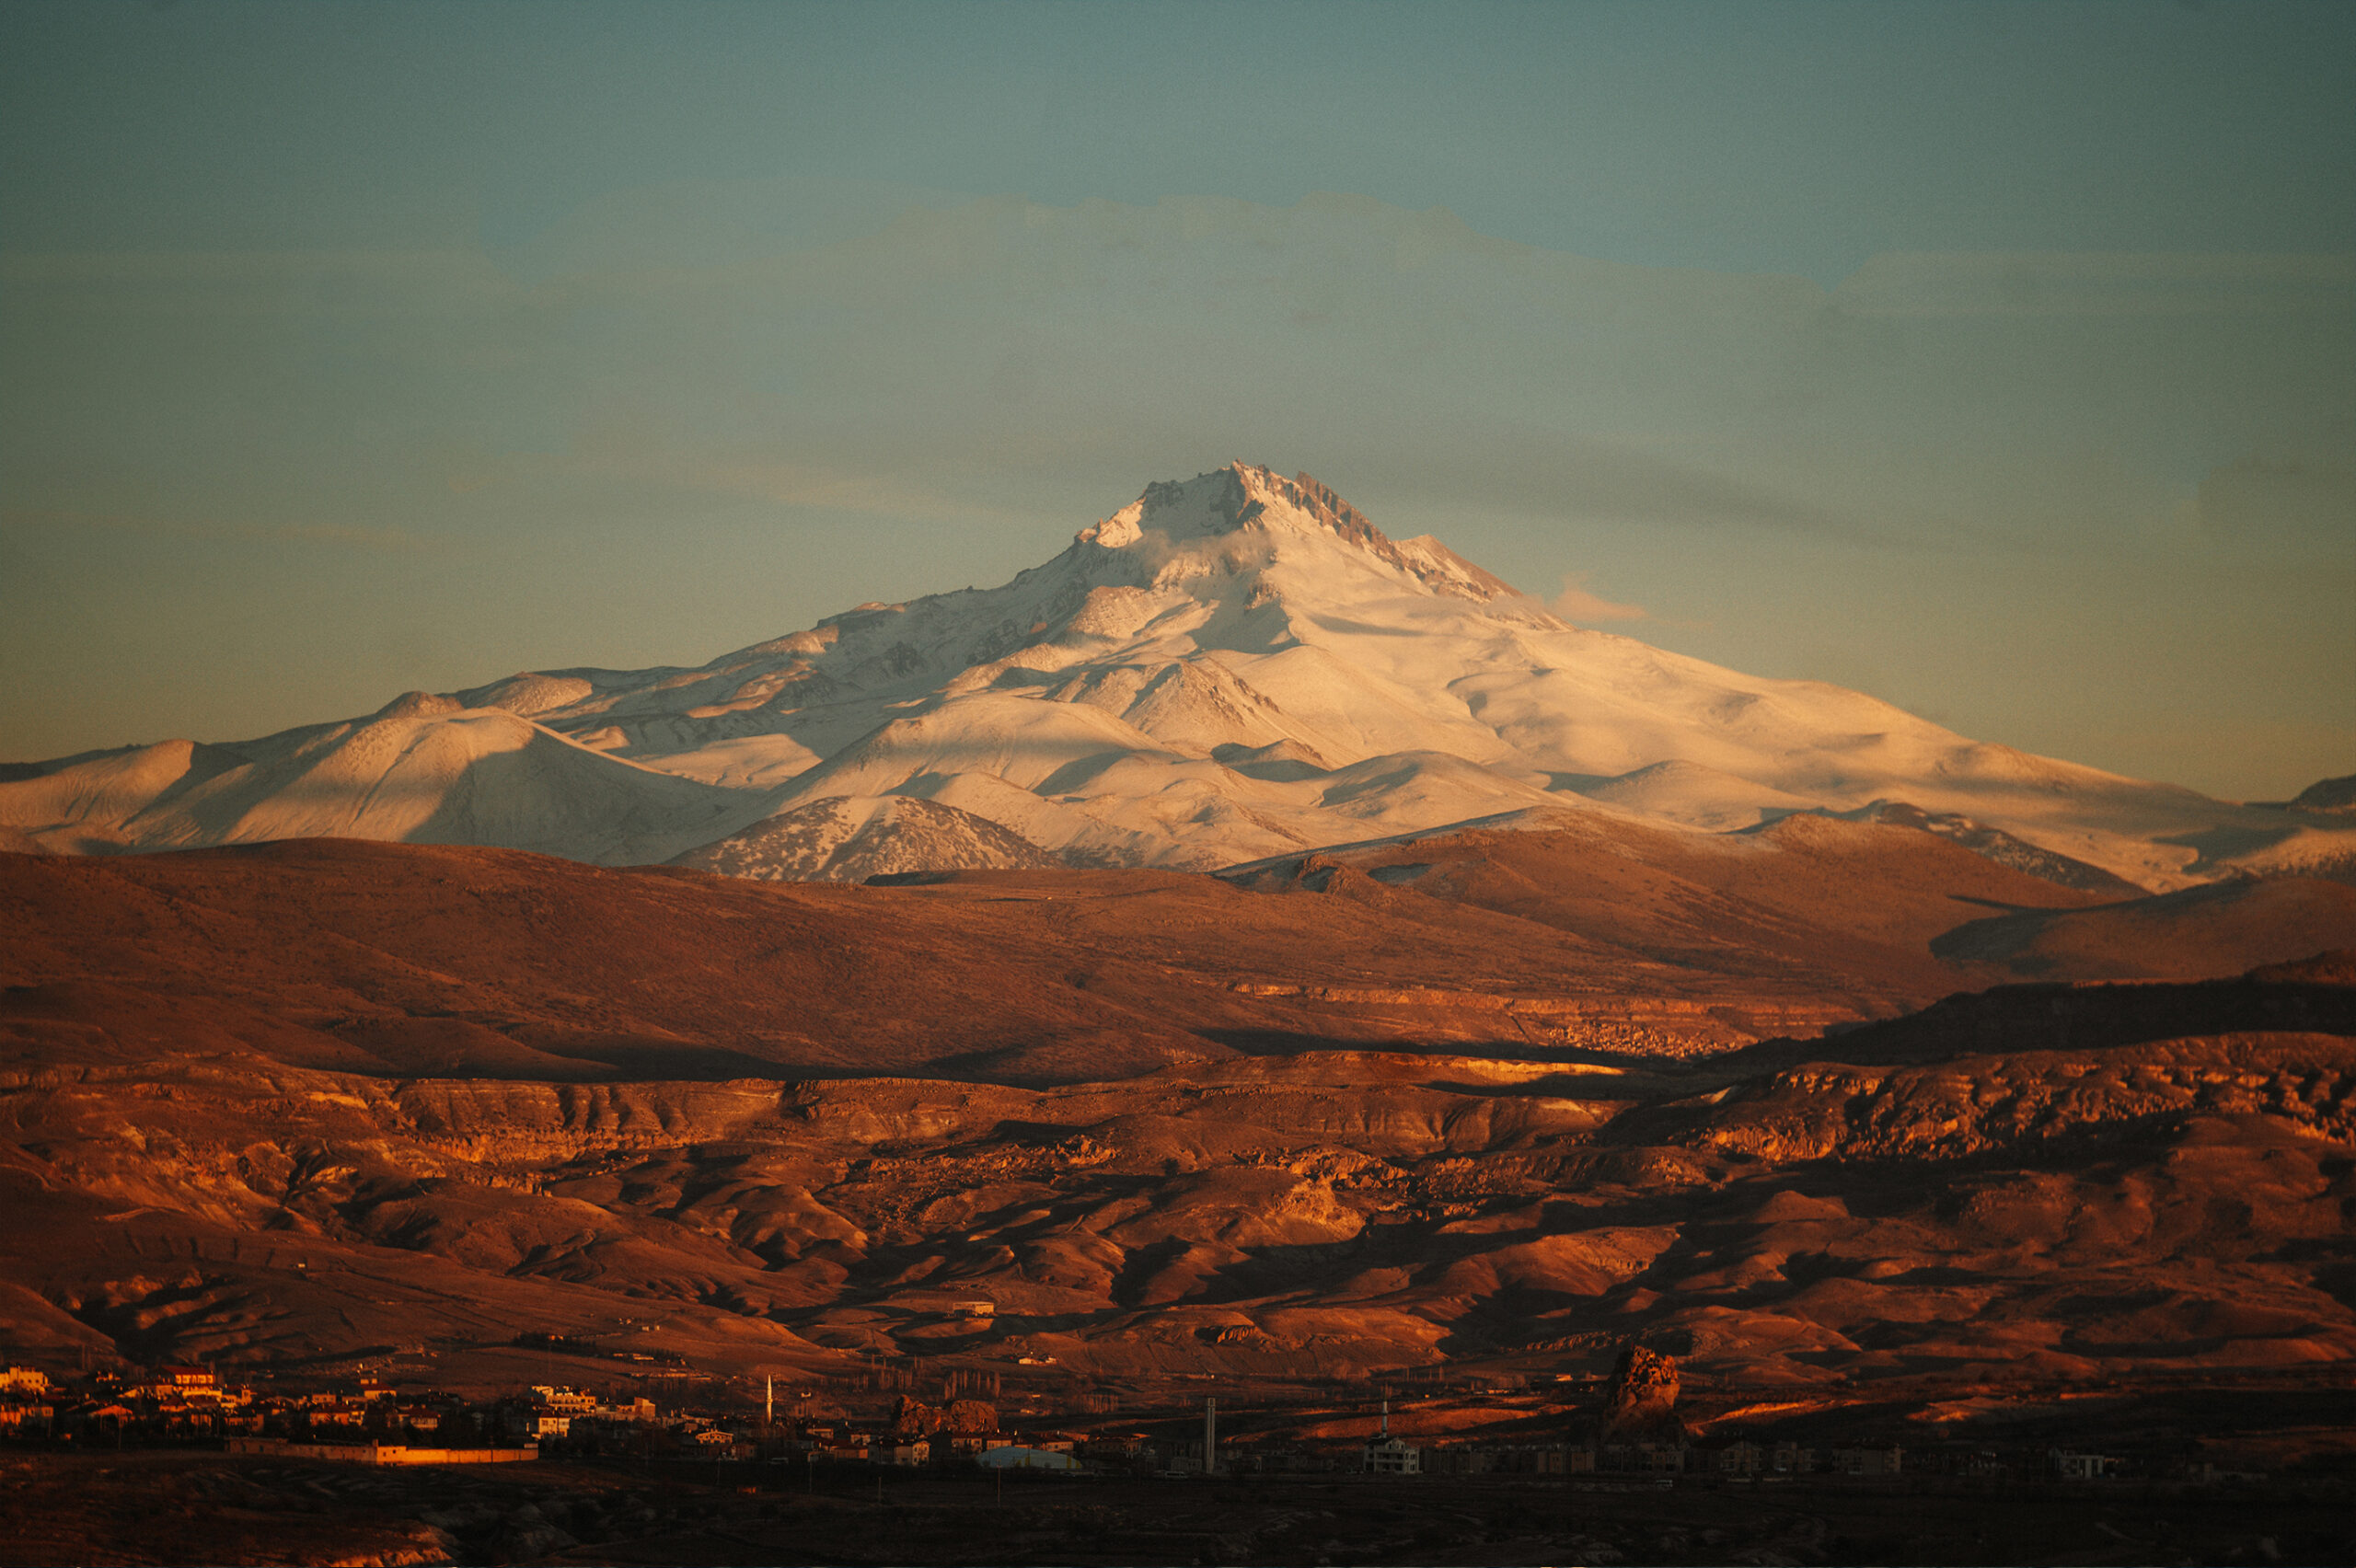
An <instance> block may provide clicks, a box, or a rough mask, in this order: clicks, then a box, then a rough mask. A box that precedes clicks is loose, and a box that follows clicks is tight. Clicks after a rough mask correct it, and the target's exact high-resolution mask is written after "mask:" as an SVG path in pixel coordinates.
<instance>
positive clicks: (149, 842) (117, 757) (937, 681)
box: [0, 462, 2356, 891]
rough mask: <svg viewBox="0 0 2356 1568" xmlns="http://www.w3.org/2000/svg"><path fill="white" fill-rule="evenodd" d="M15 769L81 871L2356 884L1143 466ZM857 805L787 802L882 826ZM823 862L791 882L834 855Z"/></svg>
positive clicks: (2320, 854) (1884, 710)
mask: <svg viewBox="0 0 2356 1568" xmlns="http://www.w3.org/2000/svg"><path fill="white" fill-rule="evenodd" d="M36 767H37V768H38V771H29V770H27V769H25V768H23V767H18V768H15V769H11V770H10V771H11V772H12V773H15V774H18V775H22V776H19V777H16V778H0V825H5V826H8V827H11V828H14V829H16V830H17V831H19V832H21V833H24V834H26V835H28V836H30V837H32V838H33V839H34V840H35V841H37V842H38V843H40V844H41V845H42V846H43V847H49V848H52V849H69V850H73V849H80V850H91V851H98V852H113V851H119V850H124V849H130V850H145V849H156V848H170V847H196V846H202V845H206V844H220V843H236V842H251V841H255V840H259V839H266V838H272V837H286V836H299V835H303V834H316V833H322V832H324V833H334V834H341V835H346V836H361V837H378V838H396V839H406V840H409V841H412V842H456V843H486V844H501V845H505V846H508V847H524V848H530V849H535V850H542V851H546V852H549V853H555V854H560V855H564V856H567V857H569V858H572V859H586V860H591V861H595V862H599V863H606V864H628V863H637V862H642V861H653V860H662V859H672V858H675V857H676V856H679V855H682V854H703V853H708V854H709V855H710V857H713V858H715V859H721V860H725V859H735V860H739V861H743V862H745V863H746V864H748V865H749V864H751V863H753V862H755V861H756V860H759V859H761V858H760V857H756V856H747V855H744V854H738V853H735V852H733V851H730V850H727V849H724V848H722V846H725V845H727V844H728V843H729V842H730V841H731V840H732V839H733V838H735V837H736V836H738V835H740V834H743V833H746V832H756V833H757V832H759V831H760V828H761V824H763V823H765V822H767V821H768V819H770V818H771V817H773V816H775V815H777V814H778V813H791V812H802V811H806V809H807V808H809V807H811V806H812V805H813V804H814V802H816V801H822V800H827V799H849V798H858V799H871V798H883V797H892V798H896V799H904V800H916V801H929V802H931V803H932V804H934V805H937V806H939V807H941V808H943V809H944V810H945V811H946V812H949V813H962V815H963V816H964V817H970V818H973V819H976V820H978V821H981V822H986V823H988V824H994V825H995V827H996V828H997V829H999V830H1001V831H1002V832H1003V833H1005V834H1007V835H1009V836H1011V838H1012V839H1013V840H1017V841H1020V842H1021V843H1023V844H1028V845H1029V846H1031V847H1033V848H1034V849H1036V850H1037V851H1038V852H1040V853H1041V854H1043V855H1045V856H1049V857H1052V858H1055V859H1060V860H1063V861H1065V862H1066V863H1071V864H1080V865H1154V866H1162V867H1168V868H1171V869H1179V870H1214V869H1218V867H1221V866H1227V865H1234V864H1239V863H1244V862H1249V861H1253V860H1257V859H1265V858H1267V857H1269V856H1272V855H1282V854H1287V853H1291V852H1295V851H1299V850H1306V849H1311V848H1315V847H1318V846H1320V845H1324V844H1334V843H1346V842H1353V841H1358V840H1362V839H1365V838H1368V837H1370V836H1380V835H1382V834H1385V833H1398V832H1418V831H1427V830H1430V829H1434V828H1438V827H1441V826H1445V825H1447V824H1451V823H1462V822H1467V821H1471V820H1473V819H1477V818H1485V817H1493V816H1497V815H1500V814H1502V813H1514V812H1520V811H1530V810H1535V809H1538V808H1540V807H1547V808H1551V809H1555V810H1573V811H1591V812H1600V813H1607V814H1616V815H1619V816H1622V817H1625V818H1631V819H1635V820H1648V821H1656V822H1663V823H1667V824H1673V825H1677V826H1680V827H1682V828H1685V829H1688V830H1691V831H1695V832H1703V833H1707V832H1724V831H1732V830H1740V829H1745V828H1755V827H1757V826H1759V825H1761V824H1763V823H1765V822H1769V821H1772V820H1773V819H1774V818H1775V817H1777V816H1780V815H1784V814H1787V813H1791V812H1795V811H1817V812H1828V813H1863V812H1868V811H1882V812H1890V811H1897V812H1900V813H1911V817H1910V820H1911V821H1912V822H1913V825H1916V826H1920V827H1923V828H1925V829H1926V830H1927V831H1936V832H1943V833H1946V834H1947V835H1949V836H1955V837H1957V838H1958V841H1959V842H1966V843H1967V844H1970V845H1973V846H1975V847H1979V848H1980V849H1981V850H1982V851H1983V852H2000V851H2001V852H2002V853H2005V854H2009V855H2012V856H2013V857H2014V859H2015V860H2016V861H2018V862H2019V863H2021V864H2024V865H2030V866H2038V867H2042V868H2044V869H2045V870H2046V871H2049V872H2052V873H2054V874H2060V875H2063V876H2076V877H2079V878H2081V879H2082V880H2087V879H2092V880H2097V881H2098V880H2101V879H2115V880H2116V882H2118V883H2119V884H2120V885H2132V886H2134V887H2137V888H2141V889H2145V890H2152V891H2166V890H2169V889H2174V888H2179V887H2183V886H2187V885H2190V884H2193V883H2196V882H2205V881H2209V880H2213V879H2214V878H2217V877H2220V876H2227V875H2235V874H2241V873H2242V872H2244V871H2246V870H2260V871H2266V870H2283V871H2288V872H2294V873H2295V872H2298V871H2320V872H2321V873H2322V874H2327V875H2337V874H2339V872H2340V871H2341V870H2346V869H2347V868H2348V867H2350V865H2356V857H2351V855H2350V846H2351V845H2356V821H2349V820H2343V817H2342V816H2341V815H2340V814H2338V813H2321V812H2315V811H2299V812H2296V813H2292V812H2287V811H2284V810H2281V809H2279V808H2277V809H2269V808H2265V807H2258V806H2241V805H2236V804H2234V803H2232V802H2224V801H2210V800H2208V799H2206V798H2205V797H2202V796H2200V795H2198V794H2196V793H2194V792H2192V791H2190V790H2181V789H2178V788H2176V787H2173V786H2167V785H2160V784H2150V783H2144V782H2142V781H2138V780H2134V779H2130V778H2122V777H2120V776H2118V775H2114V774H2108V773H2105V772H2102V771H2100V770H2098V769H2095V768H2090V767H2082V766H2080V765H2077V764H2073V763H2066V762H2061V761H2058V760H2055V759H2052V758H2047V757H2038V756H2034V755H2029V754H2027V753H2022V752H2019V751H2016V750H2015V749H2013V748H2011V747H2008V746H2004V745H2002V744H1992V743H1986V742H1975V741H1971V740H1969V739H1968V738H1966V737H1963V736H1960V735H1957V734H1955V733H1953V732H1949V731H1946V730H1945V729H1943V728H1941V727H1939V726H1937V725H1935V724H1933V723H1931V722H1930V721H1926V720H1923V719H1920V718H1918V717H1917V716H1915V715H1912V714H1911V713H1908V712H1906V711H1905V710H1903V709H1898V708H1895V707H1893V706H1891V705H1890V704H1888V703H1885V702H1882V701H1880V700H1878V699H1877V698H1871V697H1868V696H1865V695H1864V694H1861V693H1856V692H1851V691H1847V690H1845V689H1843V688H1840V687H1836V686H1827V685H1824V684H1822V683H1818V682H1807V681H1786V680H1770V679H1764V678H1760V677H1752V676H1747V675H1742V674H1739V673H1738V672H1735V671H1731V670H1727V669H1723V668H1721V667H1719V666H1715V665H1712V664H1709V663H1704V662H1703V661H1700V660H1696V659H1692V658H1689V657H1687V656H1684V655H1680V654H1675V653H1670V652H1668V651H1663V650H1659V649H1656V648H1653V647H1651V646H1649V645H1647V644H1645V643H1643V642H1640V641H1637V640H1634V639H1631V638H1626V637H1623V636H1620V635H1618V634H1614V633H1609V632H1602V631H1596V630H1590V629H1586V628H1577V627H1574V626H1571V625H1569V624H1568V623H1566V622H1565V621H1564V620H1563V619H1562V618H1561V617H1557V616H1555V615H1554V614H1553V612H1552V611H1550V610H1548V609H1547V608H1546V607H1545V606H1543V605H1540V604H1539V603H1537V602H1536V601H1535V600H1533V599H1530V597H1529V596H1527V595H1525V594H1520V593H1519V592H1517V591H1516V590H1514V589H1513V588H1512V587H1511V586H1510V585H1509V584H1507V582H1504V581H1503V580H1502V579H1499V578H1497V577H1496V576H1495V575H1494V574H1492V573H1490V572H1488V571H1485V570H1484V569H1482V568H1480V567H1479V566H1477V565H1475V564H1473V563H1472V562H1471V561H1468V560H1466V559H1464V558H1462V557H1461V556H1459V555H1457V554H1456V553H1455V552H1454V551H1452V550H1450V549H1449V548H1448V547H1447V546H1445V545H1444V544H1442V543H1440V542H1439V541H1438V539H1436V538H1434V537H1432V536H1427V535H1426V536H1419V537H1415V538H1411V539H1404V540H1393V539H1392V538H1390V537H1389V536H1387V535H1385V534H1384V533H1383V532H1382V531H1381V530H1380V528H1378V527H1376V526H1375V525H1374V524H1373V523H1372V522H1370V521H1369V519H1368V518H1367V517H1366V516H1365V515H1364V514H1363V513H1360V512H1358V511H1357V509H1356V508H1355V507H1353V506H1352V505H1350V503H1349V502H1346V501H1345V500H1344V499H1342V497H1341V496H1340V495H1338V494H1337V493H1336V492H1335V491H1334V490H1332V489H1331V488H1330V487H1328V486H1326V485H1324V484H1322V483H1321V482H1320V481H1318V480H1316V479H1314V478H1311V477H1310V476H1308V475H1306V474H1302V475H1299V476H1296V477H1294V478H1285V477H1283V476H1282V475H1280V474H1278V473H1276V471H1275V470H1272V469H1268V468H1265V467H1256V466H1254V465H1252V464H1248V463H1242V462H1238V463H1232V464H1230V465H1229V466H1227V467H1222V468H1218V469H1214V470H1212V471H1210V472H1208V473H1206V474H1202V475H1198V476H1197V477H1195V478H1193V479H1187V480H1173V481H1157V482H1156V483H1154V484H1151V485H1149V486H1148V487H1147V488H1146V489H1145V490H1144V491H1143V493H1141V494H1140V495H1139V496H1138V499H1137V500H1136V501H1134V502H1130V503H1129V504H1128V505H1127V506H1126V507H1123V508H1121V509H1120V510H1118V511H1116V512H1114V513H1112V514H1110V515H1109V516H1107V517H1104V518H1103V519H1101V520H1099V521H1097V522H1095V523H1093V524H1091V525H1088V526H1086V527H1083V528H1081V529H1080V530H1079V531H1078V532H1077V533H1076V534H1075V535H1074V536H1073V538H1072V540H1071V543H1070V544H1069V545H1068V546H1067V547H1066V548H1064V549H1063V550H1062V551H1061V552H1059V553H1058V554H1057V555H1056V556H1055V557H1054V558H1052V559H1049V560H1047V561H1045V562H1044V563H1042V564H1041V565H1038V566H1034V567H1031V568H1028V569H1025V570H1024V571H1020V572H1018V573H1017V574H1016V575H1015V576H1014V577H1013V578H1012V579H1011V580H1009V581H1008V582H1004V583H1002V584H1000V585H999V586H998V587H995V588H967V589H963V590H959V591H956V592H953V593H947V594H931V595H925V596H922V597H919V598H917V599H912V600H908V601H906V602H904V603H900V604H891V605H887V604H882V603H869V604H864V605H858V606H855V607H853V608H852V609H849V610H847V611H844V612H842V613H840V614H837V615H834V616H829V617H824V618H822V619H821V620H819V621H818V622H816V623H815V624H814V625H813V626H811V627H809V628H804V629H803V630H800V631H795V632H791V633H788V634H786V635H784V636H781V637H777V638H771V639H768V640H764V641H761V642H757V643H754V644H751V645H748V646H746V647H744V648H740V649H737V650H735V651H732V652H729V653H724V654H722V655H721V656H720V657H718V658H716V659H713V660H710V661H709V662H707V663H704V664H702V665H698V666H671V665H664V666H654V667H650V668H647V669H643V670H636V671H617V670H606V669H601V668H596V667H591V666H578V667H570V668H560V669H549V670H543V671H536V672H525V673H523V674H516V675H513V676H509V677H506V678H504V679H502V680H498V681H492V682H489V683H486V684H484V685H482V686H472V687H468V688H464V689H463V690H461V691H459V692H457V693H455V694H451V695H448V696H445V697H433V696H431V695H430V694H408V695H405V696H404V697H402V698H396V699H395V701H394V702H393V703H391V704H388V705H387V707H386V708H385V709H380V710H379V711H378V712H377V713H376V714H375V715H371V716H369V717H367V718H365V719H360V720H352V721H342V722H341V723H336V724H329V725H320V726H306V727H303V728H300V729H297V730H291V731H286V732H281V733H280V734H279V735H275V736H267V737H263V738H261V739H260V740H258V741H252V742H242V743H235V744H229V745H226V746H202V747H200V746H195V745H193V744H191V743H186V742H172V743H165V744H164V745H163V746H160V747H148V748H142V749H140V750H137V751H134V752H132V753H125V754H109V755H102V756H98V757H86V758H81V759H60V760H59V761H58V762H57V763H55V764H50V765H36ZM896 814H897V813H895V815H896ZM914 814H916V815H923V814H924V813H914ZM853 815H857V813H849V814H846V813H843V812H840V811H837V812H834V813H812V814H811V815H809V816H808V817H806V818H805V819H803V820H805V821H807V822H816V821H818V820H820V819H822V818H828V817H831V818H833V819H837V820H838V821H839V822H840V823H841V824H843V825H842V826H841V829H840V831H841V832H843V833H853V832H861V831H866V830H867V821H868V819H867V818H865V817H861V818H860V821H859V823H858V824H852V823H851V816H853ZM1915 819H1919V820H1915ZM928 820H930V821H931V822H933V823H934V824H936V825H938V824H941V823H945V822H949V821H952V820H956V819H953V818H951V817H946V816H941V815H940V814H939V813H935V814H934V815H932V816H931V817H930V818H928ZM970 837H971V836H970V835H966V836H960V835H949V836H946V837H941V838H939V842H940V843H941V845H942V846H943V847H944V849H943V852H947V849H946V846H948V845H949V843H950V842H951V841H952V840H957V841H960V842H964V841H967V840H969V839H970ZM831 852H832V851H831V849H828V850H827V853H826V854H821V855H820V856H819V857H818V859H817V860H816V861H815V862H808V861H807V858H806V857H804V858H801V859H796V860H795V864H797V865H800V864H804V863H814V864H817V865H819V866H820V867H821V868H822V869H821V870H820V871H819V873H818V874H822V875H823V874H830V873H828V872H826V871H825V870H824V869H823V868H824V866H825V864H826V861H827V859H828V856H829V855H831ZM1005 852H1007V850H1006V848H1005V847H1004V846H1001V847H1000V848H999V850H997V851H991V852H990V853H994V854H1000V855H1002V854H1003V853H1005ZM1014 852H1016V853H1018V854H1019V853H1020V851H1014ZM976 853H982V852H981V851H978V850H977V851H976ZM854 862H859V863H864V862H862V861H861V858H860V857H859V856H853V857H850V858H849V859H848V860H846V861H845V862H844V864H845V865H847V866H848V865H850V864H852V863H854ZM2073 868H2074V869H2073Z"/></svg>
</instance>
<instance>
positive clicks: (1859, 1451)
mask: <svg viewBox="0 0 2356 1568" xmlns="http://www.w3.org/2000/svg"><path fill="white" fill-rule="evenodd" d="M1904 1454H1905V1450H1903V1449H1901V1448H1900V1447H1897V1446H1896V1445H1895V1444H1893V1445H1891V1446H1890V1447H1887V1448H1835V1449H1833V1450H1832V1470H1833V1473H1834V1474H1836V1475H1896V1474H1898V1473H1899V1465H1900V1460H1901V1459H1902V1458H1904Z"/></svg>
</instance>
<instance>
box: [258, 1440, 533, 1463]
mask: <svg viewBox="0 0 2356 1568" xmlns="http://www.w3.org/2000/svg"><path fill="white" fill-rule="evenodd" d="M228 1449H229V1452H231V1453H233V1454H268V1455H271V1456H274V1457H277V1458H290V1459H341V1460H343V1461H345V1462H346V1463H350V1464H358V1465H503V1464H514V1463H516V1462H518V1461H520V1460H524V1459H537V1458H539V1457H540V1451H539V1450H538V1449H537V1448H412V1447H409V1446H408V1445H407V1444H405V1443H290V1442H288V1441H287V1440H286V1439H285V1438H283V1437H232V1438H230V1439H229V1441H228Z"/></svg>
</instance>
